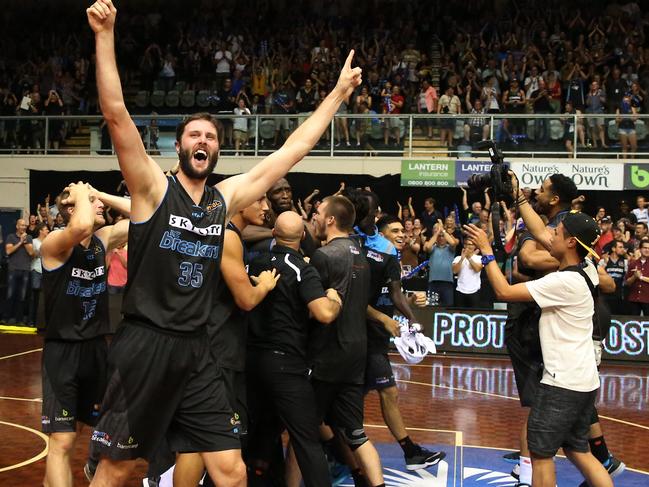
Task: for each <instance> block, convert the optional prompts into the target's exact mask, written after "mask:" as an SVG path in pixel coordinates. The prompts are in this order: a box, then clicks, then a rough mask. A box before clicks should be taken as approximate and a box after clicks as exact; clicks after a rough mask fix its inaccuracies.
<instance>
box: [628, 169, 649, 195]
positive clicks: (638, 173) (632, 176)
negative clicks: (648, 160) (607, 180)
mask: <svg viewBox="0 0 649 487" xmlns="http://www.w3.org/2000/svg"><path fill="white" fill-rule="evenodd" d="M647 188H649V164H636V163H633V164H631V163H627V164H625V165H624V189H647Z"/></svg>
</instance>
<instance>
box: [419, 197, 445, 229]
mask: <svg viewBox="0 0 649 487" xmlns="http://www.w3.org/2000/svg"><path fill="white" fill-rule="evenodd" d="M435 205H437V202H436V201H435V198H430V197H429V198H426V199H425V200H424V211H422V212H421V215H420V217H419V218H420V220H421V224H422V225H423V226H424V227H426V230H427V231H428V234H429V235H432V230H433V226H435V224H436V223H437V222H438V221H440V220H441V219H442V214H441V213H440V212H439V211H438V210H436V209H435Z"/></svg>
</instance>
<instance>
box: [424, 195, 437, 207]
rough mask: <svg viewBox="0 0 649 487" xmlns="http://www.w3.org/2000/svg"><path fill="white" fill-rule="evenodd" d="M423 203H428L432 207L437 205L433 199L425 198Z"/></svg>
mask: <svg viewBox="0 0 649 487" xmlns="http://www.w3.org/2000/svg"><path fill="white" fill-rule="evenodd" d="M424 203H430V204H431V205H433V206H435V205H437V201H435V198H430V197H428V198H426V199H425V200H424Z"/></svg>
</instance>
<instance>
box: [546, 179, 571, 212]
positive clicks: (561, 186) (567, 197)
mask: <svg viewBox="0 0 649 487" xmlns="http://www.w3.org/2000/svg"><path fill="white" fill-rule="evenodd" d="M550 182H551V183H552V192H553V193H554V194H555V195H557V196H558V197H559V206H560V207H561V208H565V209H569V208H570V206H571V205H572V200H574V199H575V198H576V197H577V185H576V184H575V182H574V181H573V180H572V179H570V178H569V177H568V176H564V175H563V174H558V173H557V174H552V175H551V176H550Z"/></svg>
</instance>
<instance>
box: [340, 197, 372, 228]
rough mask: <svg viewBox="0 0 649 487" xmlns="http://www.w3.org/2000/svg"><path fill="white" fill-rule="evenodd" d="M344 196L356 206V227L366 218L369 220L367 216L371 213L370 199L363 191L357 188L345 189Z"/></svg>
mask: <svg viewBox="0 0 649 487" xmlns="http://www.w3.org/2000/svg"><path fill="white" fill-rule="evenodd" d="M342 195H343V196H344V197H345V198H347V199H348V200H349V201H350V202H351V203H352V205H353V206H354V212H355V221H354V225H358V224H359V223H360V222H362V221H363V220H365V218H367V215H368V214H369V212H370V201H369V199H368V198H367V196H366V195H365V194H364V191H363V190H360V189H356V188H345V189H344V190H343V192H342Z"/></svg>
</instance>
